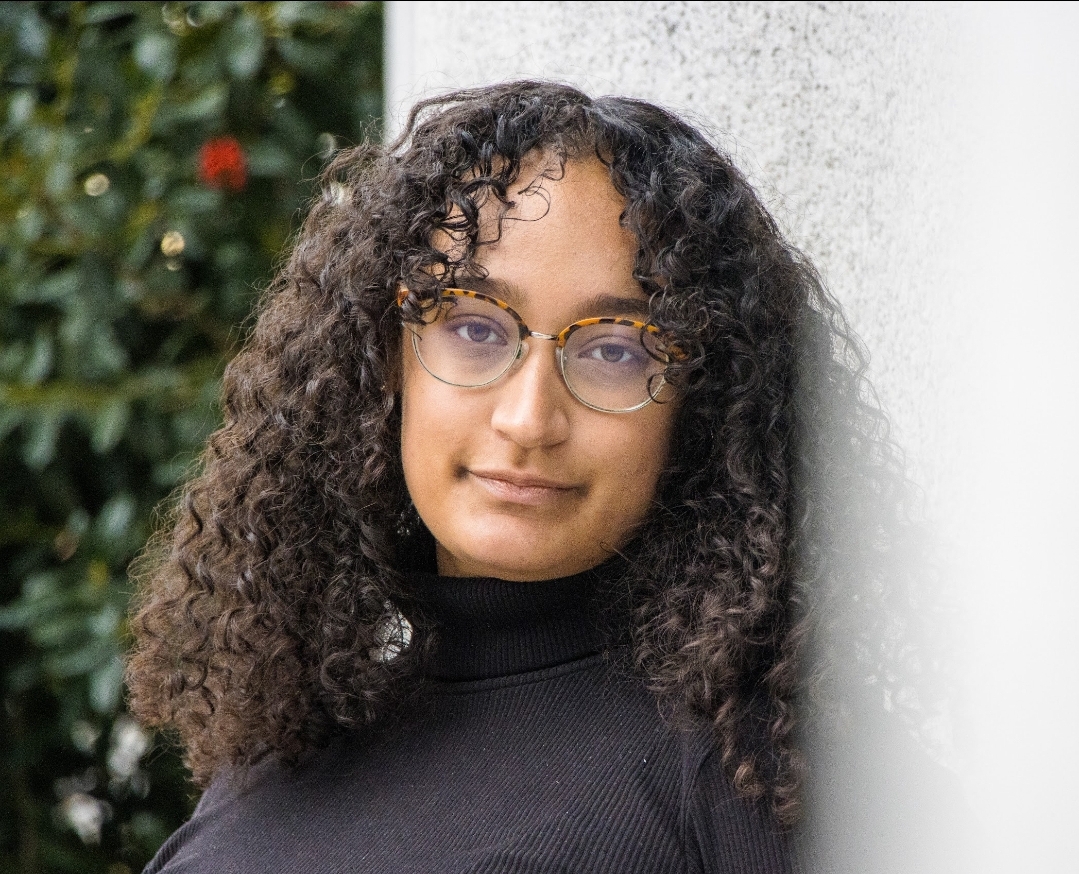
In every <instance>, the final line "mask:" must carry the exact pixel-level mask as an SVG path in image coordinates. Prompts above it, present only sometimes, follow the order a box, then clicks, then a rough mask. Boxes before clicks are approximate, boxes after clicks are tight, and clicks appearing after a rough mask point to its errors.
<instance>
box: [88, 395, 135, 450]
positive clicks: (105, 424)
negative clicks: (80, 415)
mask: <svg viewBox="0 0 1079 874" xmlns="http://www.w3.org/2000/svg"><path fill="white" fill-rule="evenodd" d="M130 418H131V408H130V407H129V406H128V404H127V403H126V402H125V401H124V400H122V399H116V400H113V401H110V402H108V403H107V404H105V406H103V407H102V408H101V410H100V411H99V412H98V413H97V415H96V416H95V417H94V430H93V432H92V433H91V435H90V445H91V446H92V447H93V449H94V452H96V453H98V454H99V455H100V454H102V453H105V452H108V451H109V450H111V449H113V448H114V447H115V446H116V444H117V443H119V442H120V438H121V437H123V436H124V430H125V429H126V428H127V423H128V420H129V419H130Z"/></svg>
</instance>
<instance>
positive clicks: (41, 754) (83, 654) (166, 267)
mask: <svg viewBox="0 0 1079 874" xmlns="http://www.w3.org/2000/svg"><path fill="white" fill-rule="evenodd" d="M381 65H382V9H381V5H380V4H378V3H165V4H164V5H162V4H160V3H108V2H98V3H2V4H0V75H2V83H3V85H2V92H0V694H2V696H3V707H2V710H0V757H2V759H0V782H2V789H3V791H2V792H0V871H3V872H39V871H40V872H69V871H70V872H80V874H85V872H99V871H100V872H108V874H126V872H134V871H138V870H140V868H141V867H142V866H143V865H144V864H145V863H146V862H147V861H148V860H149V858H150V857H151V856H152V855H153V853H154V852H155V850H156V849H157V847H158V846H159V845H160V843H161V842H162V841H163V840H164V839H165V838H166V837H167V835H168V834H169V833H170V832H171V831H172V830H173V829H175V828H176V827H177V826H178V825H179V824H180V823H181V822H182V821H183V819H184V818H185V817H186V816H187V814H188V813H189V811H190V809H191V806H192V804H193V801H194V797H195V796H194V792H193V790H192V789H191V787H190V786H189V785H188V784H187V783H186V780H185V774H184V771H183V768H182V766H181V765H180V763H179V758H178V756H177V754H176V751H175V750H173V749H171V748H170V747H169V746H168V745H167V744H164V743H163V742H161V740H160V739H158V738H154V737H151V736H148V735H147V734H145V733H144V732H143V731H142V730H141V729H140V728H139V727H138V726H137V725H135V723H134V722H133V721H132V720H131V719H130V717H128V716H127V715H126V714H125V712H124V701H123V689H122V685H121V669H122V668H121V664H122V663H121V654H122V652H123V649H124V646H125V634H126V628H125V610H126V606H127V602H128V598H129V596H130V594H131V584H130V583H129V581H128V580H127V578H126V576H125V568H126V567H127V565H128V564H129V563H130V561H131V559H132V558H133V557H134V555H135V554H136V553H137V551H138V550H139V549H140V547H141V546H142V544H143V543H144V542H145V540H146V538H147V536H148V534H149V532H150V529H151V525H152V519H153V514H154V510H155V507H157V506H158V505H159V504H160V502H161V501H162V500H163V499H164V498H166V497H167V496H168V495H169V494H170V492H172V491H173V490H174V489H175V488H176V486H177V485H178V484H179V483H180V482H181V481H182V479H183V477H184V474H185V471H187V470H189V469H190V466H191V463H192V461H193V459H194V458H195V456H196V454H197V452H198V450H199V448H200V446H201V444H202V443H203V441H204V440H205V438H206V436H207V435H208V434H209V432H210V431H211V430H213V428H214V427H215V425H216V423H217V421H218V416H219V413H218V410H217V408H216V406H215V404H216V402H217V395H218V389H219V380H220V375H221V373H222V370H223V368H224V364H225V362H226V361H227V359H228V358H229V357H230V356H231V355H232V354H233V353H234V352H235V351H236V349H237V347H238V345H239V343H240V342H241V340H242V337H243V325H244V324H245V319H246V318H247V317H248V315H249V313H250V311H251V308H252V306H253V304H254V302H255V300H256V298H257V295H258V289H259V287H260V286H264V285H265V284H266V283H267V281H268V279H269V277H270V275H271V273H272V269H273V265H274V263H275V260H276V259H277V258H279V257H280V254H281V252H282V249H283V248H284V246H285V244H286V243H287V240H288V238H289V236H290V234H291V233H293V232H294V231H295V230H296V229H297V227H298V221H299V218H300V210H301V208H302V206H303V204H304V202H305V200H306V199H307V198H308V197H309V196H310V194H311V188H312V180H313V177H314V176H315V175H316V174H317V172H318V171H319V169H320V168H321V166H322V163H323V162H324V161H325V159H326V158H327V157H328V156H329V155H330V154H331V153H332V151H333V150H334V148H335V147H339V146H340V145H343V144H346V143H349V142H357V141H359V140H360V139H362V138H363V137H364V136H373V137H377V136H378V135H379V130H378V125H379V118H380V113H381V100H382V98H381V95H382V69H381Z"/></svg>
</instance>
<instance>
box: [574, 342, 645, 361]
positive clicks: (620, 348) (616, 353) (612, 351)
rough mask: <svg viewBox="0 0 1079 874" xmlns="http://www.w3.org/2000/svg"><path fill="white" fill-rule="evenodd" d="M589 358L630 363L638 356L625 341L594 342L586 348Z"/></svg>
mask: <svg viewBox="0 0 1079 874" xmlns="http://www.w3.org/2000/svg"><path fill="white" fill-rule="evenodd" d="M585 355H586V356H587V357H588V358H592V359H595V360H596V361H602V362H603V363H604V364H629V363H630V362H631V361H634V360H635V358H636V356H634V354H633V352H632V351H631V350H630V349H629V348H628V347H627V346H626V344H625V343H611V342H607V343H594V344H592V346H590V347H589V348H588V349H586V350H585Z"/></svg>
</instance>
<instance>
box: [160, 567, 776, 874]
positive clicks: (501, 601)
mask: <svg viewBox="0 0 1079 874" xmlns="http://www.w3.org/2000/svg"><path fill="white" fill-rule="evenodd" d="M599 576H600V577H602V574H601V575H599ZM412 582H413V584H414V586H415V591H416V598H417V602H418V606H419V608H420V609H422V611H423V613H424V615H425V618H426V619H427V620H428V621H429V622H431V623H432V624H433V625H434V627H436V628H437V629H438V632H437V643H436V646H435V649H434V657H433V658H432V659H431V661H430V667H429V669H428V670H427V673H428V675H429V682H428V684H427V690H428V691H427V694H426V695H425V697H424V699H423V703H422V704H421V705H419V706H417V707H415V708H414V709H413V710H410V711H409V713H408V714H406V715H405V716H403V717H402V718H401V719H399V720H397V721H394V722H392V723H388V727H387V728H386V729H384V730H383V731H381V732H378V733H376V734H374V735H369V734H365V735H364V736H363V737H362V738H360V737H356V736H343V737H340V738H338V739H337V740H336V741H335V742H334V743H332V744H331V745H330V746H329V747H327V748H326V749H324V750H322V751H320V752H319V753H317V754H316V755H314V756H313V757H312V758H310V759H309V760H308V761H306V762H305V763H304V764H303V765H301V766H299V767H296V768H282V767H279V766H277V765H274V764H272V763H271V764H268V765H264V766H261V767H260V768H258V769H257V770H256V773H255V774H254V775H252V777H251V778H249V779H248V781H247V782H246V783H245V784H244V786H243V787H240V786H237V785H233V784H232V783H230V782H229V781H228V780H227V779H224V778H220V779H218V780H217V781H215V782H214V783H213V784H212V785H211V786H210V788H209V789H208V790H207V791H206V793H205V794H204V795H203V797H202V799H201V801H200V802H199V805H198V807H197V808H196V810H195V813H194V815H193V816H192V818H191V820H190V822H188V823H187V824H186V825H184V826H183V827H182V828H181V829H180V830H179V831H177V832H176V833H175V834H174V835H173V836H172V837H171V838H169V840H168V841H167V842H166V843H165V845H164V846H163V847H162V848H161V850H160V851H159V852H158V854H157V856H156V857H155V858H154V860H153V861H152V862H151V863H150V865H149V866H148V867H147V869H146V872H145V874H158V872H162V874H181V872H183V874H194V872H199V874H246V872H252V874H254V872H258V874H262V872H275V874H330V872H334V874H344V872H350V874H353V872H355V874H368V872H370V874H390V872H392V874H413V872H415V874H420V872H423V874H436V872H453V874H457V872H514V874H526V872H527V874H533V872H536V874H539V872H543V874H553V872H564V874H570V872H572V874H598V872H611V874H634V872H642V874H643V872H649V874H658V872H662V874H667V872H672V874H673V872H732V874H733V872H738V874H757V872H760V874H764V872H767V874H780V872H789V871H792V870H794V869H795V864H794V862H793V857H792V852H791V847H790V841H789V839H788V838H787V837H786V836H784V835H783V834H781V833H780V832H779V831H778V829H777V827H776V826H775V824H774V823H773V821H772V820H771V819H770V818H769V816H768V814H767V812H766V811H764V810H763V809H761V808H759V807H757V806H754V805H753V804H751V803H749V802H747V801H746V800H745V799H743V798H741V797H739V796H738V795H737V794H736V793H735V792H734V790H733V788H732V786H731V784H730V782H729V780H728V779H727V778H726V776H725V775H724V773H723V769H722V767H721V765H720V761H719V754H718V751H717V750H716V748H715V746H714V744H713V742H712V741H711V739H710V737H709V735H708V733H707V732H705V731H698V732H691V731H685V730H680V729H676V728H674V727H672V726H670V725H668V724H667V723H666V722H665V721H664V720H663V718H662V717H661V715H660V711H659V709H658V707H657V703H656V700H655V698H654V697H653V696H652V695H651V694H650V693H649V692H648V691H647V690H646V689H645V688H644V685H643V683H642V682H641V681H640V680H639V679H637V678H635V677H633V676H632V675H631V674H630V673H629V672H628V671H626V670H625V669H624V668H623V667H621V666H620V665H622V663H623V661H624V660H623V659H621V658H620V657H619V655H620V653H619V650H618V649H617V648H616V647H608V646H607V643H606V640H605V635H604V633H603V632H602V631H601V630H600V623H599V621H598V617H597V615H596V611H595V609H594V607H593V605H594V604H595V603H596V599H595V597H594V595H595V589H596V586H597V584H598V582H599V580H598V579H597V574H596V573H595V572H590V573H586V574H580V575H578V576H575V577H569V578H566V579H562V580H551V581H546V582H533V583H509V582H503V581H500V580H490V579H459V578H439V577H435V576H430V575H416V576H415V578H414V579H413V581H412Z"/></svg>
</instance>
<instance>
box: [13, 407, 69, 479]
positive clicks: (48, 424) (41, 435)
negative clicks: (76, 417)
mask: <svg viewBox="0 0 1079 874" xmlns="http://www.w3.org/2000/svg"><path fill="white" fill-rule="evenodd" d="M63 423H64V416H63V413H61V412H59V411H56V412H44V413H39V414H38V415H36V416H34V417H33V418H32V419H31V420H30V429H29V433H28V434H27V436H26V440H25V442H24V443H23V445H22V460H23V462H24V463H25V464H26V466H27V467H29V468H30V469H32V470H41V469H42V468H43V467H45V465H47V464H48V463H49V462H50V461H52V460H53V457H54V456H55V455H56V438H57V436H58V435H59V433H60V426H61V425H62V424H63Z"/></svg>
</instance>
